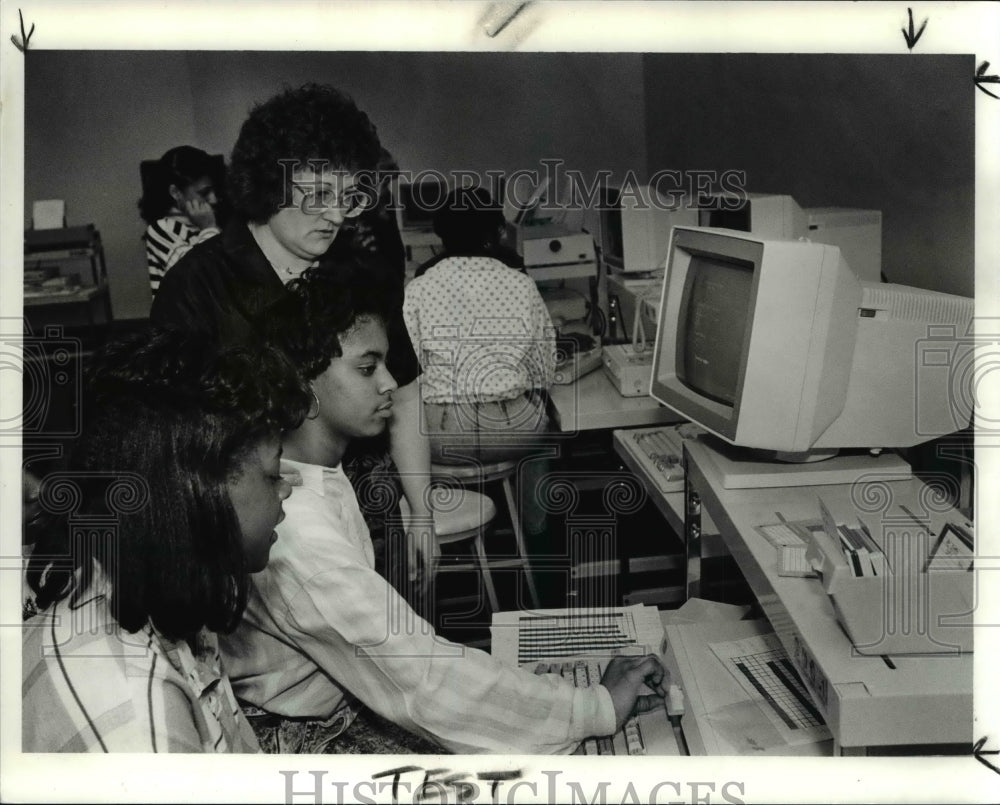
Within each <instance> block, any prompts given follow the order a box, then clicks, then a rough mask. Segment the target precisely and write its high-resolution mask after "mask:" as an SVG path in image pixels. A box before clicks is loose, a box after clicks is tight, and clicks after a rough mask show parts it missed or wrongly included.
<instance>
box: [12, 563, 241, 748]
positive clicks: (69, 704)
mask: <svg viewBox="0 0 1000 805" xmlns="http://www.w3.org/2000/svg"><path fill="white" fill-rule="evenodd" d="M109 591H110V588H109V586H108V583H107V580H106V577H104V575H103V573H101V572H100V570H99V569H98V571H97V573H95V578H94V582H93V583H92V584H91V586H90V588H89V589H88V590H87V591H85V592H83V593H82V594H79V595H70V596H69V597H67V598H65V599H63V600H62V601H58V602H56V603H54V604H53V605H52V606H50V607H49V608H48V609H47V610H45V611H43V612H41V613H40V614H38V615H36V616H34V617H33V618H31V619H30V620H28V621H27V622H25V624H24V627H23V628H24V635H23V640H22V651H23V653H22V658H21V662H22V672H23V678H22V696H23V707H22V719H21V737H22V751H24V752H258V751H260V750H259V747H258V744H257V739H256V737H254V734H253V730H252V729H251V728H250V725H249V724H248V723H247V720H246V718H245V717H244V716H243V713H242V711H241V710H240V708H239V706H238V704H237V702H236V698H235V696H234V695H233V691H232V688H231V687H230V685H229V680H228V679H226V677H225V676H223V674H222V670H221V663H220V659H219V650H218V643H217V640H216V637H215V635H214V634H213V633H212V632H209V631H208V630H206V629H202V630H201V631H200V632H199V633H198V634H197V635H196V637H195V638H194V640H193V643H191V644H189V643H188V642H187V641H184V640H177V641H175V640H169V639H167V638H166V637H164V636H162V635H161V634H160V633H159V632H157V631H156V630H155V629H154V628H153V627H152V626H150V625H148V624H147V626H145V627H144V628H142V629H140V630H139V631H138V632H136V633H135V634H129V633H128V632H126V631H124V630H123V629H122V628H121V627H120V626H119V625H118V624H117V623H116V622H115V620H114V618H113V617H112V616H111V613H110V610H109V604H108V594H109Z"/></svg>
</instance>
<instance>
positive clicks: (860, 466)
mask: <svg viewBox="0 0 1000 805" xmlns="http://www.w3.org/2000/svg"><path fill="white" fill-rule="evenodd" d="M698 440H699V441H700V442H701V443H702V444H704V445H705V446H706V447H708V448H709V449H710V454H711V459H712V462H713V464H714V465H715V469H716V471H717V472H718V475H719V477H720V478H721V480H722V486H723V488H725V489H762V488H766V487H779V486H822V485H825V484H853V483H854V482H855V481H858V480H859V479H861V478H862V477H863V478H864V480H866V481H872V480H875V479H874V478H872V476H873V475H875V476H878V477H880V478H882V479H883V480H886V481H905V480H907V479H909V478H912V477H913V470H912V469H911V468H910V465H909V463H908V462H907V461H906V460H905V459H903V458H901V457H900V456H898V455H897V454H896V453H893V452H890V451H885V452H882V453H880V454H878V455H874V454H872V453H869V452H867V451H863V452H860V451H859V452H856V453H855V452H846V451H845V452H843V453H841V454H840V455H837V456H834V457H833V458H828V459H826V460H824V461H815V462H809V463H800V464H789V463H786V462H781V461H765V460H761V455H762V453H761V451H756V450H747V449H745V448H740V447H734V446H733V445H731V444H729V443H728V442H725V441H723V440H722V439H719V438H718V437H716V436H713V435H711V434H704V435H702V436H699V437H698Z"/></svg>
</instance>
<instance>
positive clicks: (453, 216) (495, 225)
mask: <svg viewBox="0 0 1000 805" xmlns="http://www.w3.org/2000/svg"><path fill="white" fill-rule="evenodd" d="M504 224H505V220H504V217H503V209H502V208H501V206H500V205H499V204H497V203H496V202H495V201H494V200H493V197H492V196H491V195H490V193H489V192H488V191H487V190H485V189H484V188H482V187H471V188H470V187H462V188H457V189H455V190H452V191H451V192H450V193H449V194H448V198H447V200H446V202H445V204H444V206H442V207H441V208H439V209H438V210H436V211H435V213H434V233H435V234H436V235H437V236H438V237H439V238H441V243H442V244H443V245H444V248H445V250H446V251H448V252H455V253H458V254H470V255H471V254H479V253H482V254H484V255H486V254H489V253H490V250H491V249H492V248H494V247H495V246H496V245H497V242H498V241H499V237H500V236H499V231H500V229H501V227H503V226H504Z"/></svg>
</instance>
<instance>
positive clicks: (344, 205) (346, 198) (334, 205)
mask: <svg viewBox="0 0 1000 805" xmlns="http://www.w3.org/2000/svg"><path fill="white" fill-rule="evenodd" d="M292 187H294V188H295V189H296V190H298V191H299V192H300V193H301V194H302V201H300V202H299V210H301V211H302V212H304V213H305V214H306V215H322V214H323V213H325V212H327V211H328V210H339V211H340V213H341V214H342V215H343V216H344V217H345V218H354V217H356V216H358V215H361V213H363V212H364V211H365V210H366V209H368V207H369V206H370V203H371V200H370V199H369V197H368V194H367V193H365V192H363V191H362V190H360V189H358V188H348V189H347V191H346V192H345V193H344V194H343V195H342V196H341V195H338V194H337V191H336V190H334V189H332V188H330V187H323V186H322V185H318V186H317V185H314V184H301V183H299V182H292Z"/></svg>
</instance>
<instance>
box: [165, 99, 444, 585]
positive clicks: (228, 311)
mask: <svg viewBox="0 0 1000 805" xmlns="http://www.w3.org/2000/svg"><path fill="white" fill-rule="evenodd" d="M387 161H388V157H387V154H386V152H385V150H384V149H383V148H382V146H381V144H380V142H379V139H378V135H377V134H376V131H375V127H374V126H373V125H372V123H371V121H370V120H369V119H368V117H367V115H365V114H364V112H362V111H361V110H360V109H358V108H357V106H356V105H355V104H354V102H353V101H352V100H351V99H350V98H349V97H347V96H346V95H344V94H343V93H341V92H340V91H338V90H336V89H334V88H333V87H330V86H326V85H320V84H306V85H304V86H302V87H299V88H297V89H286V90H285V91H283V92H281V93H279V94H278V95H276V96H274V97H272V98H271V99H269V100H268V101H266V102H264V103H262V104H260V105H258V106H256V107H255V108H254V109H253V110H251V112H250V115H249V116H248V118H247V119H246V121H245V122H244V123H243V126H242V127H241V129H240V133H239V136H238V138H237V141H236V144H235V146H234V147H233V152H232V156H231V159H230V168H229V195H230V198H231V202H232V205H233V208H234V211H235V213H236V215H235V216H234V219H237V220H233V221H232V222H231V223H230V224H228V225H227V227H226V229H225V230H224V231H223V233H222V235H221V236H220V237H218V238H215V239H213V240H211V241H208V242H207V243H204V244H202V245H200V246H198V247H195V248H194V249H192V250H191V251H190V252H189V253H188V254H187V255H186V256H185V257H184V258H183V259H182V260H181V261H180V262H179V263H178V264H177V265H176V266H175V267H174V268H173V269H171V271H170V273H169V274H168V275H167V276H166V277H165V278H164V281H163V283H162V284H161V286H160V290H159V292H158V293H157V295H156V299H155V300H154V302H153V308H152V312H151V319H152V321H153V322H154V323H155V324H165V325H172V326H179V327H183V328H185V329H190V330H193V331H195V332H198V333H201V334H203V335H204V336H205V337H206V339H207V340H214V341H216V342H221V343H223V344H228V343H241V342H244V341H246V340H247V339H254V338H259V337H260V333H261V332H262V329H263V328H262V322H263V321H264V320H265V319H266V318H267V316H268V311H269V309H270V308H271V307H272V306H273V305H274V304H275V303H276V302H278V301H279V300H281V299H282V298H283V297H284V296H285V295H286V294H287V291H286V289H285V285H286V284H287V283H288V282H290V281H291V280H293V279H295V278H296V277H298V276H300V275H301V274H302V273H303V272H304V271H305V270H306V269H307V268H309V267H311V266H318V267H320V268H321V269H323V270H328V271H332V272H336V273H337V274H338V275H340V276H341V277H342V278H343V279H344V280H345V281H346V282H348V283H349V282H350V281H351V272H352V271H356V270H358V269H357V268H356V267H354V268H352V261H351V260H349V259H346V260H345V257H350V256H351V255H352V254H354V255H357V254H358V250H357V249H353V248H349V247H347V246H346V245H341V246H339V247H338V250H337V252H336V254H334V252H333V250H331V245H332V244H333V243H334V239H335V238H337V237H338V232H340V230H341V229H342V228H343V229H345V233H344V235H345V236H350V240H351V241H352V242H354V241H355V240H356V238H355V235H356V234H357V233H356V232H354V230H353V228H352V227H350V225H349V222H351V221H354V220H357V219H359V218H360V217H361V216H362V215H363V214H366V213H368V214H371V213H372V212H374V211H375V209H376V207H377V205H378V203H379V197H380V195H381V193H382V190H383V189H384V188H383V187H382V186H381V184H380V182H379V176H378V171H379V169H380V167H381V166H383V165H385V164H387ZM345 251H346V252H347V254H346V255H345ZM391 251H392V249H391V248H390V249H386V250H382V252H381V253H380V250H379V249H375V250H374V253H372V251H371V250H370V249H368V248H367V247H366V248H364V249H363V252H364V256H365V258H366V259H365V260H364V262H363V265H364V269H363V270H364V271H365V272H367V273H369V274H371V275H374V276H376V277H377V279H378V280H379V282H380V285H381V287H382V289H383V293H384V298H385V302H386V306H387V309H388V312H387V315H386V320H387V328H388V333H389V355H388V361H387V362H388V366H389V369H390V371H391V372H392V374H393V376H394V377H395V378H396V379H397V381H398V383H399V386H400V389H399V391H398V392H397V394H396V407H395V410H394V413H393V417H392V420H391V421H390V424H389V429H388V434H387V435H385V434H383V435H382V436H379V437H377V438H375V439H371V440H358V441H357V442H355V444H354V446H353V447H352V451H351V455H350V456H348V457H347V458H346V459H345V462H344V466H345V470H346V471H347V473H348V476H349V477H350V478H351V481H352V482H353V483H354V485H355V488H356V490H357V492H358V496H359V498H360V499H361V505H362V510H363V511H364V513H365V517H366V520H367V522H368V525H369V528H370V530H371V531H372V535H373V540H374V541H375V543H376V545H377V546H384V545H385V544H386V541H387V536H388V535H387V532H386V525H385V524H386V521H387V518H388V517H389V516H391V515H394V514H396V513H397V512H398V502H395V501H394V502H393V503H392V504H390V505H388V506H387V505H386V503H385V500H384V498H383V495H382V494H374V493H371V494H369V493H368V491H367V490H380V491H381V490H383V489H384V488H385V486H386V484H387V483H388V484H391V485H393V486H394V487H395V488H396V490H397V494H396V498H397V500H398V498H399V497H400V496H401V495H402V494H405V496H406V499H407V502H408V503H409V507H410V511H411V512H412V515H411V517H412V519H411V521H410V522H411V527H410V528H408V529H407V532H408V538H407V540H406V546H405V552H406V565H407V568H408V571H409V572H408V574H407V575H408V582H412V583H413V585H412V587H411V589H412V590H414V591H415V592H418V593H419V592H420V591H421V590H422V589H426V587H427V586H428V584H429V582H430V579H431V578H432V575H433V566H434V560H435V553H436V550H437V544H436V541H435V540H434V539H433V534H432V529H433V525H432V524H433V520H432V518H431V513H430V509H429V507H428V504H427V499H428V496H427V485H428V483H429V479H430V448H429V445H428V441H427V437H426V436H425V435H423V434H422V433H421V430H420V392H419V388H418V382H417V378H418V375H419V374H420V365H419V362H418V361H417V356H416V354H415V352H414V350H413V346H412V345H411V343H410V339H409V336H408V335H407V331H406V325H405V324H404V323H403V317H402V300H403V292H402V283H403V276H402V271H401V270H398V267H397V266H395V265H389V264H388V263H387V260H386V259H383V258H384V255H385V253H387V252H391ZM353 263H354V264H355V265H356V264H357V261H353ZM423 546H427V547H426V549H423ZM396 560H397V556H396V555H395V554H394V553H391V555H390V556H389V557H388V559H386V557H385V554H384V552H383V553H380V562H379V564H380V569H381V570H383V571H385V570H386V568H387V564H388V563H390V562H395V561H396ZM399 561H400V562H401V561H402V559H401V558H399ZM392 575H395V574H392Z"/></svg>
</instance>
